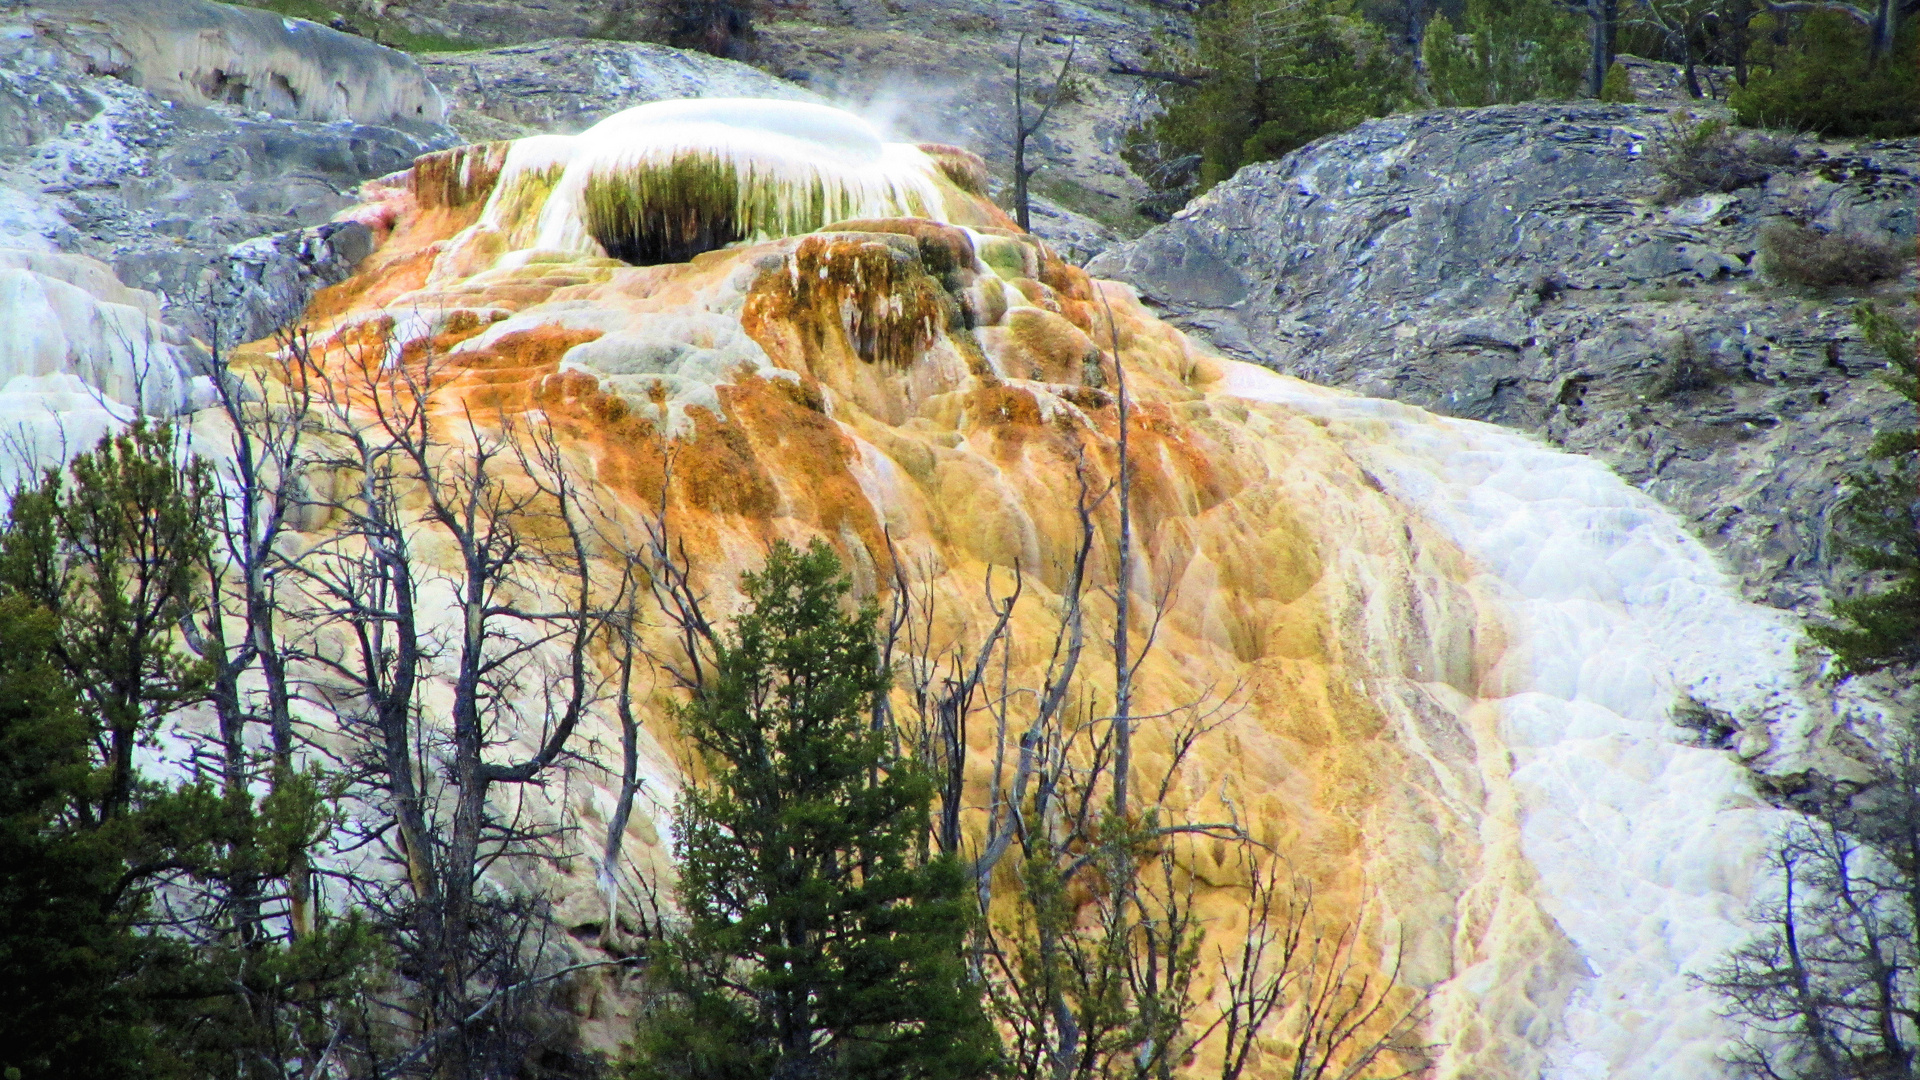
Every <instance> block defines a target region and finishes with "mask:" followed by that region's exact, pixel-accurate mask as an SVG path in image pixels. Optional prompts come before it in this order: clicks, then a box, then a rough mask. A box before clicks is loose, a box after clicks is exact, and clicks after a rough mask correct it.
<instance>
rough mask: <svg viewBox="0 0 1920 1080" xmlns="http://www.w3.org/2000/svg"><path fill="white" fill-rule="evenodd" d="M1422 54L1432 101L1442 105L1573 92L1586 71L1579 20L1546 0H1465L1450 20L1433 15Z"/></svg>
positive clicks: (1500, 101) (1491, 102)
mask: <svg viewBox="0 0 1920 1080" xmlns="http://www.w3.org/2000/svg"><path fill="white" fill-rule="evenodd" d="M1423 54H1424V59H1425V60H1426V67H1427V75H1428V86H1429V89H1430V92H1431V93H1432V94H1433V100H1434V103H1435V104H1437V105H1445V106H1450V107H1451V106H1459V107H1466V108H1479V107H1481V106H1485V105H1507V104H1512V103H1514V102H1520V101H1533V100H1535V99H1537V98H1567V97H1574V96H1576V95H1577V94H1578V93H1579V90H1580V81H1581V77H1582V74H1583V73H1584V72H1585V70H1586V44H1585V37H1584V36H1583V34H1582V31H1581V27H1580V21H1579V19H1578V18H1577V17H1576V16H1574V15H1572V14H1569V13H1568V12H1567V11H1566V10H1565V9H1564V8H1561V7H1559V6H1557V5H1555V4H1553V3H1551V2H1550V0H1467V5H1466V10H1465V12H1464V13H1463V14H1462V17H1461V20H1460V24H1459V26H1458V27H1456V26H1455V25H1454V24H1453V22H1452V21H1451V20H1449V19H1448V18H1447V17H1446V16H1444V15H1436V16H1435V17H1434V19H1433V22H1432V23H1431V24H1429V25H1428V27H1427V33H1426V37H1425V39H1424V46H1423Z"/></svg>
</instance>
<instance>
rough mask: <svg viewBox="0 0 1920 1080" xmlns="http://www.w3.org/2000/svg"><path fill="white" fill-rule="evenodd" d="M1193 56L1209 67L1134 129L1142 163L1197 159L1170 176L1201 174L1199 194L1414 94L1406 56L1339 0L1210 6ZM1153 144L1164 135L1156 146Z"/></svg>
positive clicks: (1242, 0) (1237, 0)
mask: <svg viewBox="0 0 1920 1080" xmlns="http://www.w3.org/2000/svg"><path fill="white" fill-rule="evenodd" d="M1193 61H1194V63H1193V65H1192V66H1193V67H1194V68H1196V69H1198V70H1199V71H1201V72H1203V73H1204V74H1202V75H1201V76H1200V77H1199V78H1198V79H1197V80H1196V81H1195V84H1194V85H1193V86H1190V87H1174V88H1172V89H1169V90H1167V91H1166V92H1165V93H1164V95H1163V98H1164V101H1165V104H1166V112H1165V113H1164V114H1162V115H1161V116H1160V117H1158V118H1156V119H1155V120H1153V121H1151V122H1150V123H1149V124H1147V125H1146V126H1145V127H1144V128H1143V129H1140V131H1139V132H1137V133H1136V134H1135V135H1134V136H1133V137H1132V140H1131V145H1130V148H1129V157H1130V158H1138V159H1143V160H1136V161H1135V165H1136V167H1138V168H1142V169H1143V170H1145V172H1147V173H1157V172H1161V171H1164V166H1159V165H1155V164H1149V163H1146V162H1145V161H1144V158H1146V157H1152V158H1155V159H1156V160H1157V161H1159V162H1177V161H1187V160H1190V161H1192V162H1194V163H1195V168H1196V169H1197V171H1193V172H1189V171H1187V170H1186V169H1181V170H1178V171H1180V172H1182V173H1184V174H1185V175H1184V176H1183V177H1181V178H1177V179H1176V178H1174V177H1171V176H1169V177H1167V178H1166V179H1167V180H1168V181H1171V182H1176V183H1177V182H1179V181H1180V180H1185V181H1187V182H1190V183H1193V184H1194V185H1195V191H1194V193H1195V194H1198V193H1199V192H1203V191H1205V190H1206V189H1208V188H1210V187H1212V186H1213V185H1215V184H1217V183H1219V182H1220V181H1222V180H1225V179H1227V178H1228V177H1230V176H1232V175H1233V174H1234V172H1236V171H1237V170H1238V169H1240V168H1241V167H1242V166H1244V165H1250V164H1253V163H1254V162H1257V161H1268V160H1271V159H1273V158H1277V157H1280V156H1281V155H1283V154H1286V153H1288V152H1290V151H1293V150H1296V149H1298V148H1300V147H1302V146H1305V145H1306V144H1308V143H1310V142H1312V141H1313V140H1315V139H1318V138H1320V137H1321V136H1323V135H1330V134H1333V133H1334V132H1337V131H1344V130H1346V129H1347V128H1350V127H1352V126H1353V125H1355V124H1357V123H1359V122H1360V121H1362V120H1365V119H1368V118H1369V117H1375V116H1385V115H1386V114H1387V113H1390V112H1392V111H1393V110H1394V109H1396V108H1398V107H1400V106H1401V105H1403V104H1405V103H1406V102H1407V101H1408V100H1410V96H1411V95H1410V83H1409V82H1408V77H1409V75H1408V70H1407V66H1406V64H1405V63H1404V62H1403V61H1402V60H1401V59H1400V58H1399V57H1397V56H1396V55H1394V53H1393V52H1392V50H1390V49H1389V48H1387V45H1386V42H1385V40H1384V38H1383V37H1382V36H1381V34H1380V32H1379V31H1378V30H1377V29H1376V28H1374V27H1373V26H1372V25H1370V24H1368V23H1367V22H1365V21H1364V20H1362V19H1360V18H1358V17H1356V16H1355V15H1354V14H1353V12H1352V10H1351V9H1350V8H1349V7H1348V6H1347V5H1346V4H1344V3H1341V2H1339V0H1308V2H1305V3H1299V4H1282V5H1275V4H1273V3H1271V2H1269V0H1222V2H1220V3H1217V4H1211V5H1208V6H1207V7H1206V8H1205V9H1204V10H1203V12H1202V14H1201V15H1200V17H1199V22H1198V24H1197V25H1196V27H1195V43H1194V52H1193ZM1143 136H1144V137H1143ZM1149 144H1157V145H1155V146H1153V148H1152V152H1150V153H1149V152H1148V151H1147V147H1148V145H1149ZM1162 186H1164V185H1162Z"/></svg>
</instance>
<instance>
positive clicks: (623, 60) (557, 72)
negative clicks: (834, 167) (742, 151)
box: [421, 38, 823, 139]
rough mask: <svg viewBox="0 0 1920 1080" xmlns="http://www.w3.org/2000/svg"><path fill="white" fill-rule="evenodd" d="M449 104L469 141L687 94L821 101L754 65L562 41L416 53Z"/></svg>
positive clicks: (630, 44)
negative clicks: (461, 50)
mask: <svg viewBox="0 0 1920 1080" xmlns="http://www.w3.org/2000/svg"><path fill="white" fill-rule="evenodd" d="M421 64H422V66H423V67H424V68H425V70H426V72H427V76H428V77H429V78H430V79H432V80H433V82H434V83H435V85H437V86H438V87H440V89H441V91H442V92H443V93H444V94H445V95H446V97H447V99H448V102H449V104H450V105H451V106H452V108H451V111H450V112H449V114H448V123H450V124H452V125H453V126H454V127H455V128H457V129H459V130H460V131H461V132H462V133H463V134H466V135H471V136H474V137H476V138H487V139H512V138H519V137H521V136H524V135H533V134H540V133H545V132H559V133H562V134H572V133H574V132H577V131H580V130H581V129H583V128H586V127H589V126H591V125H592V124H593V123H595V122H596V121H599V120H602V119H604V118H606V117H607V116H610V115H612V114H613V113H616V112H619V111H620V110H621V109H627V108H632V107H633V106H635V105H643V104H645V103H647V102H649V101H662V100H666V99H668V98H690V97H761V98H784V99H788V100H795V101H821V100H823V99H822V98H821V97H820V95H818V94H815V93H813V92H812V91H810V90H807V89H805V88H804V87H801V86H799V85H797V84H795V83H791V82H788V81H787V80H785V79H781V78H778V77H776V76H773V75H769V74H767V73H766V72H764V71H761V70H760V69H759V68H755V67H750V66H748V65H746V64H742V63H739V62H737V61H733V60H723V59H721V58H719V57H717V56H708V55H707V54H705V53H700V52H690V51H688V50H685V49H670V48H667V47H666V46H664V45H652V44H648V43H646V42H637V41H594V40H585V39H580V38H561V39H552V40H547V41H536V42H532V43H529V44H525V45H509V46H506V47H504V48H499V49H487V50H484V51H480V52H466V53H430V54H427V55H425V56H423V57H421Z"/></svg>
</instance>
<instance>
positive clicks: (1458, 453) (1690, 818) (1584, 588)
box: [1227, 363, 1819, 1080]
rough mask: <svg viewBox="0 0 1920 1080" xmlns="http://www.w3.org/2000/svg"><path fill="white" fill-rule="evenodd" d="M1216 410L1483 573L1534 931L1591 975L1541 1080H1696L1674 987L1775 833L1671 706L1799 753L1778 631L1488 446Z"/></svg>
mask: <svg viewBox="0 0 1920 1080" xmlns="http://www.w3.org/2000/svg"><path fill="white" fill-rule="evenodd" d="M1227 388H1228V390H1229V392H1231V393H1235V394H1238V395H1240V396H1243V397H1247V398H1251V399H1255V400H1260V401H1270V402H1276V403H1280V404H1284V405H1287V406H1289V407H1291V408H1294V409H1298V410H1300V411H1301V412H1303V413H1306V414H1308V415H1311V416H1314V417H1318V418H1321V419H1322V420H1324V421H1325V422H1327V423H1328V425H1329V430H1330V431H1331V432H1332V433H1333V434H1335V435H1336V437H1339V438H1341V439H1342V441H1343V442H1345V443H1346V445H1347V447H1348V451H1349V453H1351V454H1352V455H1353V457H1354V459H1355V460H1357V461H1359V462H1360V463H1361V464H1362V465H1363V466H1364V467H1366V468H1367V469H1368V470H1369V472H1370V473H1371V474H1372V475H1373V476H1374V477H1375V478H1376V479H1377V480H1378V481H1379V483H1380V484H1381V485H1382V487H1384V488H1385V489H1386V491H1387V492H1388V493H1390V494H1391V495H1393V496H1394V497H1396V498H1398V499H1399V500H1401V501H1402V502H1403V503H1405V504H1406V506H1407V508H1408V510H1409V511H1410V512H1412V513H1414V514H1417V515H1419V516H1421V517H1424V518H1426V519H1427V520H1428V521H1430V522H1432V523H1434V524H1436V525H1438V526H1439V527H1440V528H1441V529H1442V531H1444V532H1445V533H1446V534H1447V535H1448V536H1449V537H1451V538H1452V539H1453V541H1454V542H1455V543H1456V544H1458V545H1459V546H1460V547H1461V549H1463V550H1464V551H1465V552H1466V553H1467V554H1468V555H1469V556H1470V557H1472V558H1474V559H1475V560H1476V561H1478V562H1479V563H1480V564H1481V565H1482V566H1483V567H1484V573H1485V578H1486V580H1485V581H1484V582H1483V584H1485V585H1486V586H1487V587H1488V591H1489V592H1490V594H1491V595H1494V596H1496V597H1498V598H1500V599H1502V600H1504V602H1505V606H1506V607H1507V608H1508V610H1509V611H1510V612H1511V618H1512V620H1513V623H1514V626H1515V629H1516V630H1517V631H1518V632H1519V635H1520V640H1521V643H1522V648H1520V649H1518V650H1515V655H1516V656H1517V659H1514V660H1510V661H1508V663H1507V667H1506V670H1504V671H1503V672H1502V673H1501V678H1500V679H1499V680H1498V682H1499V683H1501V684H1502V685H1498V686H1495V687H1493V688H1491V690H1490V693H1492V694H1493V696H1494V702H1495V705H1496V707H1497V708H1498V710H1499V717H1500V729H1501V737H1502V740H1503V741H1504V742H1505V743H1506V745H1507V746H1508V748H1509V749H1510V750H1511V752H1512V756H1513V769H1512V774H1511V779H1512V783H1513V786H1514V788H1515V790H1516V791H1517V793H1518V795H1519V798H1520V801H1521V807H1520V822H1521V841H1522V847H1523V850H1524V852H1525V854H1526V857H1527V860H1528V862H1529V863H1530V864H1531V865H1532V867H1533V869H1534V870H1535V871H1536V872H1537V874H1538V885H1537V894H1538V896H1539V898H1540V902H1541V905H1542V907H1543V908H1544V909H1545V910H1546V911H1547V913H1548V914H1550V915H1551V916H1552V917H1553V918H1554V920H1555V921H1556V922H1557V923H1558V924H1559V926H1560V929H1561V930H1562V931H1563V932H1564V933H1565V934H1566V936H1567V937H1568V938H1569V939H1570V940H1571V941H1572V943H1573V945H1574V946H1575V948H1576V949H1577V950H1578V952H1579V954H1580V956H1581V959H1583V960H1584V961H1585V964H1586V967H1587V971H1588V974H1587V976H1586V977H1585V978H1584V979H1581V980H1579V984H1578V985H1577V986H1575V987H1574V988H1573V992H1572V995H1571V997H1570V999H1569V1001H1568V1003H1567V1004H1566V1006H1565V1007H1564V1009H1562V1010H1561V1012H1560V1015H1559V1017H1558V1023H1557V1024H1555V1025H1554V1030H1553V1031H1552V1033H1551V1034H1550V1035H1548V1036H1547V1037H1546V1039H1545V1041H1544V1045H1543V1046H1542V1050H1543V1055H1542V1056H1543V1059H1544V1062H1545V1068H1544V1070H1543V1072H1542V1076H1543V1078H1544V1080H1602V1078H1605V1080H1713V1078H1718V1077H1721V1076H1723V1075H1724V1073H1725V1063H1724V1061H1723V1060H1722V1059H1721V1058H1720V1051H1721V1048H1722V1047H1723V1046H1724V1045H1725V1044H1726V1042H1727V1040H1728V1039H1729V1037H1730V1036H1732V1035H1733V1034H1734V1031H1733V1028H1732V1025H1731V1024H1730V1022H1729V1021H1727V1020H1725V1019H1723V1018H1722V1017H1720V1016H1719V1015H1718V1014H1717V1012H1716V1009H1715V1006H1716V1000H1715V998H1714V997H1713V995H1712V993H1711V992H1710V991H1707V990H1706V989H1704V988H1702V987H1700V986H1698V985H1696V984H1695V983H1694V982H1693V981H1692V979H1691V977H1690V976H1692V975H1696V974H1699V973H1701V972H1703V971H1704V970H1706V969H1707V968H1708V967H1710V966H1711V965H1712V964H1714V963H1715V962H1717V961H1718V960H1719V959H1720V958H1721V957H1723V956H1724V955H1725V954H1726V951H1727V950H1728V949H1729V948H1730V947H1732V946H1734V945H1736V944H1738V943H1739V942H1740V941H1741V940H1743V939H1744V938H1745V936H1746V935H1747V934H1748V932H1749V930H1748V928H1747V926H1746V924H1745V921H1744V915H1745V913H1746V911H1747V909H1748V907H1749V905H1750V903H1751V901H1752V900H1753V898H1754V896H1755V895H1756V892H1757V890H1759V889H1760V888H1762V887H1763V885H1764V877H1763V874H1764V870H1763V864H1762V859H1761V856H1762V854H1763V852H1764V850H1765V849H1766V846H1767V844H1768V842H1769V839H1770V837H1771V835H1772V831H1773V830H1774V829H1775V828H1776V827H1777V826H1778V825H1779V823H1780V821H1781V820H1782V818H1783V814H1782V813H1781V812H1779V811H1775V810H1772V809H1770V808H1769V807H1767V806H1766V805H1765V804H1764V803H1762V802H1761V801H1760V800H1759V799H1758V798H1756V797H1755V795H1754V793H1753V791H1752V788H1751V785H1750V783H1749V781H1748V779H1747V775H1746V773H1745V771H1744V770H1743V769H1742V768H1741V766H1740V764H1739V763H1738V762H1736V761H1735V760H1734V759H1733V757H1732V756H1731V755H1729V754H1727V753H1725V752H1723V751H1717V750H1707V749H1700V748H1696V747H1693V746H1688V745H1684V744H1682V743H1681V742H1679V741H1677V740H1676V739H1675V737H1674V736H1675V729H1674V727H1673V724H1672V720H1671V714H1672V709H1673V706H1674V704H1675V702H1676V701H1677V700H1678V696H1679V695H1680V694H1681V693H1682V692H1684V693H1686V694H1688V695H1690V696H1691V697H1693V698H1694V699H1695V700H1697V701H1700V702H1701V703H1703V704H1706V705H1708V706H1711V707H1713V708H1715V709H1718V710H1721V711H1724V712H1726V713H1728V714H1730V715H1732V716H1734V717H1736V718H1738V719H1740V720H1741V721H1742V723H1743V724H1744V725H1745V726H1746V731H1747V733H1748V734H1747V735H1743V737H1742V739H1741V743H1742V747H1743V749H1745V748H1748V747H1749V745H1750V744H1752V745H1753V746H1756V747H1757V746H1761V745H1763V744H1762V740H1765V739H1770V742H1768V743H1765V744H1764V746H1765V747H1766V752H1767V753H1769V754H1770V755H1772V756H1774V757H1775V758H1779V757H1781V756H1783V755H1786V756H1791V755H1796V754H1798V755H1805V754H1808V753H1811V749H1810V748H1811V746H1812V745H1813V742H1814V740H1813V738H1812V736H1813V735H1814V733H1815V730H1816V728H1817V726H1818V724H1819V717H1818V714H1817V711H1816V710H1814V709H1812V708H1810V707H1809V705H1808V702H1807V700H1806V698H1805V694H1804V692H1803V690H1802V688H1801V685H1800V677H1799V675H1797V674H1796V671H1795V663H1794V651H1795V648H1796V646H1797V642H1798V637H1799V635H1798V631H1797V629H1796V627H1795V624H1794V622H1793V620H1792V617H1791V616H1789V615H1787V614H1786V613H1784V612H1781V611H1778V610H1776V609H1773V608H1766V607H1761V606H1759V605H1756V604H1751V603H1747V602H1745V601H1743V600H1741V599H1740V598H1739V595H1738V592H1737V589H1736V587H1735V585H1734V583H1733V581H1732V580H1731V578H1730V577H1729V575H1728V574H1727V573H1726V572H1725V570H1724V569H1722V567H1721V566H1720V565H1719V563H1718V560H1717V559H1715V557H1714V556H1713V555H1712V553H1710V552H1709V551H1707V549H1706V548H1705V547H1704V546H1703V545H1702V544H1701V543H1700V542H1699V541H1698V540H1696V539H1694V538H1693V537H1692V536H1691V535H1689V534H1688V533H1687V532H1686V531H1685V529H1684V528H1683V527H1682V526H1681V525H1680V522H1679V521H1678V519H1676V518H1675V517H1674V515H1673V514H1672V513H1671V512H1670V511H1668V510H1667V509H1666V508H1665V507H1662V506H1661V505H1660V504H1658V503H1657V502H1655V501H1654V500H1653V499H1652V498H1651V497H1649V496H1647V495H1645V494H1644V493H1642V492H1640V491H1638V490H1636V489H1634V488H1632V487H1630V486H1629V485H1627V484H1626V483H1625V482H1623V481H1622V480H1621V479H1620V478H1619V477H1618V476H1616V475H1614V473H1613V472H1612V471H1611V470H1609V469H1608V468H1607V467H1606V466H1605V465H1602V464H1601V463H1600V462H1598V461H1595V460H1594V459H1592V458H1588V457H1584V456H1580V455H1576V454H1567V453H1563V452H1560V451H1556V450H1552V449H1549V448H1547V447H1545V446H1543V445H1541V444H1540V443H1539V442H1537V441H1535V440H1533V439H1531V438H1528V437H1526V436H1524V435H1519V434H1515V433H1513V432H1511V431H1507V430H1505V429H1502V428H1499V427H1495V426H1493V425H1491V424H1482V423H1476V422H1473V421H1467V420H1453V419H1447V418H1443V417H1438V416H1435V415H1433V414H1431V413H1428V412H1426V411H1424V410H1421V409H1417V408H1414V407H1411V406H1407V405H1402V404H1398V403H1395V402H1391V401H1384V400H1380V399H1375V398H1362V397H1355V396H1352V395H1350V394H1347V393H1344V392H1342V391H1337V390H1327V389H1323V388H1320V387H1316V386H1313V385H1311V384H1308V383H1304V382H1301V381H1298V380H1296V379H1291V378H1287V377H1284V376H1280V375H1276V374H1274V373H1272V372H1270V371H1267V370H1266V369H1263V368H1257V367H1254V366H1252V365H1247V364H1238V363H1230V365H1229V375H1228V380H1227Z"/></svg>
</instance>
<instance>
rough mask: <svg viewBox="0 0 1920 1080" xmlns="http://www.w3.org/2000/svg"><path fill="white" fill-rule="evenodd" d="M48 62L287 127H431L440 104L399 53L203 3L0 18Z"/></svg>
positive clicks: (95, 4)
mask: <svg viewBox="0 0 1920 1080" xmlns="http://www.w3.org/2000/svg"><path fill="white" fill-rule="evenodd" d="M6 22H7V23H8V24H9V25H8V26H7V27H6V29H7V30H8V32H9V33H10V35H11V36H14V37H21V36H32V37H34V38H35V39H37V40H36V44H39V45H41V46H42V47H44V48H46V49H47V50H49V52H50V53H52V54H53V55H54V56H63V57H64V58H65V59H67V60H68V61H70V62H71V63H72V64H74V65H75V66H77V67H79V68H81V69H83V70H85V71H87V72H89V73H93V74H105V75H114V76H117V77H119V78H121V79H124V80H126V81H127V82H130V83H132V84H134V85H135V86H138V87H141V88H142V89H144V90H147V91H148V92H150V93H153V94H156V95H158V96H160V97H164V98H169V99H172V100H174V101H180V102H184V103H186V104H192V105H205V104H210V103H216V102H218V103H224V104H230V105H240V106H243V107H245V108H248V109H254V110H259V111H264V112H268V113H272V114H273V115H274V116H277V117H280V118H282V119H289V120H351V121H354V122H357V123H362V124H386V123H393V122H396V121H418V122H423V123H432V124H437V123H440V122H441V121H442V120H444V119H445V117H446V111H447V110H446V103H445V101H444V100H443V99H442V98H441V96H440V92H439V91H438V90H436V89H434V87H433V84H432V83H430V82H428V81H427V78H426V75H425V74H424V73H422V72H421V70H420V65H418V64H416V63H415V62H414V61H413V58H412V57H410V56H408V55H407V54H405V53H403V52H399V51H397V50H394V49H389V48H386V47H384V46H381V45H376V44H374V43H373V42H371V41H368V40H366V39H364V38H360V37H355V36H354V35H352V34H343V33H340V32H339V31H337V30H331V29H329V28H327V27H324V26H321V25H320V24H318V23H313V22H308V21H306V20H305V19H289V18H283V17H281V16H279V15H275V14H273V13H272V12H269V11H260V10H256V9H253V8H243V7H231V6H229V5H226V4H215V3H209V2H207V0H109V2H108V3H106V4H104V5H103V4H101V3H100V2H99V0H31V2H30V3H27V4H25V5H23V6H22V8H21V9H20V10H19V11H18V12H17V13H10V14H9V15H8V16H7V17H6Z"/></svg>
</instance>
